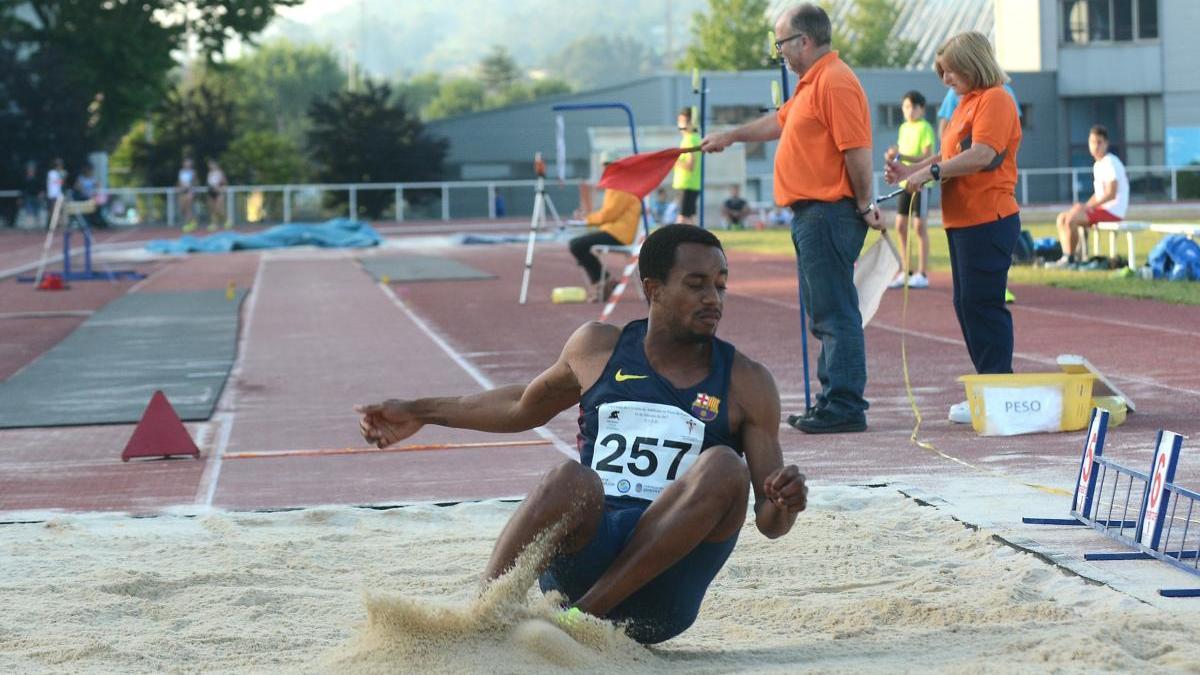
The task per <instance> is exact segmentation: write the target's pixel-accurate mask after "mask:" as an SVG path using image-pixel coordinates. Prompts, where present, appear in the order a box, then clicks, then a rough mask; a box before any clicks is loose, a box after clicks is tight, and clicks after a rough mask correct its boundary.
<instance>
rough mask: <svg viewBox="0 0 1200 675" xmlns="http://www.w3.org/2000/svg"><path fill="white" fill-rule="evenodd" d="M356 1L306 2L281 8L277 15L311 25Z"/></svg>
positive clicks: (322, 0)
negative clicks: (327, 14) (327, 13)
mask: <svg viewBox="0 0 1200 675" xmlns="http://www.w3.org/2000/svg"><path fill="white" fill-rule="evenodd" d="M355 2H357V0H308V1H307V2H305V3H304V4H301V5H297V6H295V7H281V8H280V9H279V14H280V15H282V16H285V17H287V18H289V19H291V20H293V21H298V22H300V23H311V22H312V21H314V20H316V19H317V18H319V17H320V16H321V15H322V14H325V13H326V12H332V11H336V10H339V9H342V8H344V7H346V6H347V5H352V4H354V3H355Z"/></svg>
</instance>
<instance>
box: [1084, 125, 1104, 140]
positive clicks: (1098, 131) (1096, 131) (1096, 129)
mask: <svg viewBox="0 0 1200 675" xmlns="http://www.w3.org/2000/svg"><path fill="white" fill-rule="evenodd" d="M1088 133H1090V134H1093V135H1095V136H1099V137H1100V138H1103V139H1104V140H1106V141H1107V140H1108V127H1105V126H1104V125H1103V124H1096V125H1093V126H1092V128H1091V130H1090V131H1088Z"/></svg>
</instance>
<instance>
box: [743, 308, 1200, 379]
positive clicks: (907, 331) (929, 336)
mask: <svg viewBox="0 0 1200 675" xmlns="http://www.w3.org/2000/svg"><path fill="white" fill-rule="evenodd" d="M730 295H737V296H740V297H743V298H749V299H751V300H757V301H759V302H765V303H767V304H769V305H775V306H777V307H786V308H788V309H791V310H795V311H797V312H798V311H800V305H799V304H798V303H794V302H787V301H785V300H776V299H774V298H762V297H759V296H756V295H750V294H746V293H730ZM1057 315H1058V314H1057V313H1056V316H1057ZM1097 320H1098V321H1099V320H1100V319H1097ZM1130 325H1132V324H1130ZM871 327H872V328H878V329H880V330H885V331H888V332H890V333H896V334H904V335H911V336H913V337H919V338H925V339H926V340H932V341H934V342H940V343H942V344H947V345H955V346H961V345H962V343H963V342H962V340H961V339H954V338H948V337H944V336H941V335H934V334H933V333H923V332H921V331H915V330H912V329H911V328H901V327H899V326H893V325H890V324H886V323H882V322H879V321H872V322H871ZM1188 335H1189V336H1190V335H1191V334H1190V333H1189V334H1188ZM1013 358H1019V359H1024V360H1026V361H1033V362H1034V363H1040V364H1043V365H1047V366H1051V367H1052V368H1053V369H1054V370H1055V371H1057V370H1058V362H1057V361H1056V360H1055V359H1052V358H1046V357H1044V356H1037V355H1035V354H1025V353H1023V352H1013ZM1111 376H1112V377H1113V378H1116V379H1120V380H1125V381H1127V382H1136V383H1138V384H1142V385H1145V386H1147V387H1155V388H1158V389H1165V390H1167V391H1173V392H1176V393H1178V394H1188V395H1189V396H1200V391H1197V390H1195V389H1185V388H1183V387H1172V386H1171V385H1169V384H1163V383H1161V382H1157V381H1155V380H1151V379H1147V378H1144V377H1138V376H1136V375H1126V374H1124V373H1117V372H1113V373H1112V375H1111Z"/></svg>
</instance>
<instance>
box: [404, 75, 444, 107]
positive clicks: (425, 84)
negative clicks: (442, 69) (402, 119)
mask: <svg viewBox="0 0 1200 675" xmlns="http://www.w3.org/2000/svg"><path fill="white" fill-rule="evenodd" d="M395 86H396V100H398V101H404V107H405V108H408V109H409V110H415V111H420V112H421V116H422V117H426V114H425V109H426V108H427V107H429V104H430V103H431V102H433V99H435V98H437V95H438V92H439V91H441V88H442V76H441V75H440V74H438V73H424V74H422V75H417V76H415V77H413V78H410V79H408V80H405V81H403V82H398V83H397V84H396V85H395Z"/></svg>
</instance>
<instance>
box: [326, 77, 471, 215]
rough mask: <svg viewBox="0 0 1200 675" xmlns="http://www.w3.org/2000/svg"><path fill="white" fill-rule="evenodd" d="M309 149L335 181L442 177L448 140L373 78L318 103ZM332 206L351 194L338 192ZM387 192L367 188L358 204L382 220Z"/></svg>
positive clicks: (390, 197) (334, 196) (329, 177)
mask: <svg viewBox="0 0 1200 675" xmlns="http://www.w3.org/2000/svg"><path fill="white" fill-rule="evenodd" d="M308 116H309V118H311V123H312V128H311V129H310V131H309V132H308V140H309V148H310V152H311V154H312V157H313V159H314V160H315V161H316V163H317V171H316V174H317V175H316V178H317V180H320V181H324V182H329V183H388V182H402V181H405V182H407V181H435V180H440V179H441V178H442V175H443V172H444V171H445V169H444V164H445V159H446V151H447V148H448V144H447V142H446V140H445V139H442V138H436V137H434V136H432V135H430V134H429V132H428V131H426V129H425V126H424V125H423V124H422V123H421V121H420V120H419V119H418V118H417V116H416V115H414V114H413V113H412V112H411V111H410V110H409V109H408V108H407V107H405V105H404V103H403V102H402V101H400V102H398V101H396V100H395V98H394V97H393V95H392V90H391V87H389V86H388V85H386V84H377V83H375V82H373V81H371V80H369V79H368V80H367V81H366V83H365V87H364V88H363V89H362V90H360V91H353V92H348V91H347V92H335V93H333V94H330V95H329V96H326V97H325V98H322V99H317V100H316V101H313V103H312V105H310V106H309V109H308ZM330 199H331V201H332V205H338V204H344V203H345V202H346V200H347V196H346V195H345V194H343V193H333V194H332V195H331V197H330ZM392 199H393V196H392V195H391V194H390V193H387V192H385V191H378V190H372V191H365V192H362V193H360V194H359V196H358V205H359V208H360V209H361V210H363V212H364V213H365V214H366V215H367V216H368V217H371V218H377V217H379V216H380V214H382V213H383V211H384V209H386V208H387V207H388V206H389V205H390V204H391V203H392Z"/></svg>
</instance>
